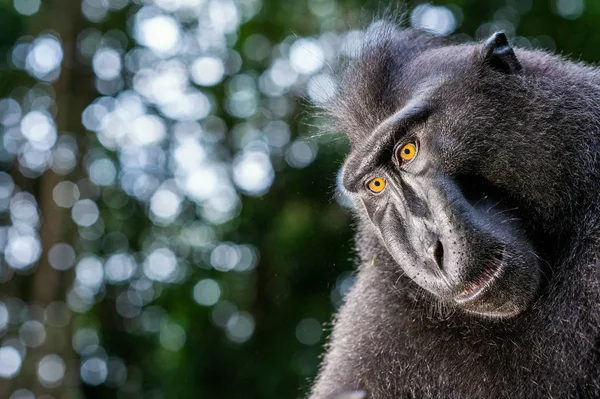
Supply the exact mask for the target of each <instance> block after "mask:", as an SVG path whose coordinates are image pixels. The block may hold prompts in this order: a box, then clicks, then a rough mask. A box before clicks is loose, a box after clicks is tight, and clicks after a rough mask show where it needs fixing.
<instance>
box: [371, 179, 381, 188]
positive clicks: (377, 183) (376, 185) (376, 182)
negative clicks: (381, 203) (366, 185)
mask: <svg viewBox="0 0 600 399" xmlns="http://www.w3.org/2000/svg"><path fill="white" fill-rule="evenodd" d="M373 184H375V187H379V185H381V183H380V182H379V180H375V182H374V183H373Z"/></svg>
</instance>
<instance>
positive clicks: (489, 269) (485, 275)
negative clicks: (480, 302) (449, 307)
mask: <svg viewBox="0 0 600 399" xmlns="http://www.w3.org/2000/svg"><path fill="white" fill-rule="evenodd" d="M501 271H502V261H501V260H500V259H497V260H494V261H491V262H489V263H488V264H487V265H486V267H485V269H484V270H483V271H482V272H481V273H479V274H478V275H477V276H476V277H475V279H474V280H475V281H474V282H472V283H469V284H468V285H467V288H465V289H464V290H463V291H462V292H461V293H460V294H458V295H457V296H456V297H455V298H454V300H455V301H456V302H458V303H465V302H468V301H471V300H473V299H475V298H476V297H478V296H479V295H480V294H481V293H482V292H483V291H485V289H486V288H487V287H489V286H490V285H491V284H492V282H493V281H494V280H496V279H497V278H498V276H500V273H501Z"/></svg>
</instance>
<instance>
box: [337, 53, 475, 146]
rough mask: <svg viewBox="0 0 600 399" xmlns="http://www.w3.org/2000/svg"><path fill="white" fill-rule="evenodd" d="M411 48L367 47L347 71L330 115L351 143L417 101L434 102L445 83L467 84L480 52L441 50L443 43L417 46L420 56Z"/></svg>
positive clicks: (368, 133)
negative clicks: (465, 80) (467, 78)
mask: <svg viewBox="0 0 600 399" xmlns="http://www.w3.org/2000/svg"><path fill="white" fill-rule="evenodd" d="M410 43H411V42H410V41H409V42H405V43H401V45H400V44H398V45H397V46H396V47H394V46H392V45H391V44H389V43H384V44H379V45H378V46H379V47H378V46H374V47H367V48H366V49H365V50H364V54H363V55H362V56H361V57H360V58H359V59H358V61H356V62H355V63H354V64H353V65H351V66H350V67H349V68H348V71H347V72H346V74H345V76H344V78H343V79H342V83H341V89H340V91H339V92H338V95H337V97H336V98H335V100H334V101H332V103H331V104H330V106H329V110H328V111H329V114H330V115H332V116H333V117H334V118H335V120H336V121H335V122H337V128H339V129H340V130H343V131H344V132H346V133H347V134H348V135H349V136H350V138H351V141H355V139H356V140H363V139H364V138H366V136H368V135H370V134H371V133H372V132H374V131H377V130H378V126H380V125H382V124H385V121H386V120H388V119H389V118H391V117H393V116H394V115H396V114H397V113H398V112H399V111H400V110H401V109H402V108H404V107H405V106H407V105H408V104H410V103H411V102H414V101H415V99H417V98H418V99H419V101H420V102H427V97H429V98H434V97H435V92H436V89H437V88H438V87H441V86H442V83H444V82H447V81H449V80H452V79H464V75H465V74H466V73H468V71H469V69H470V68H472V65H473V62H472V60H473V58H474V54H475V52H476V51H477V48H476V45H452V46H442V47H439V43H437V44H436V46H435V47H431V48H429V47H425V46H423V44H422V43H417V44H415V45H416V46H418V49H416V50H415V49H411V48H410V47H409V46H410ZM403 50H405V51H404V52H403Z"/></svg>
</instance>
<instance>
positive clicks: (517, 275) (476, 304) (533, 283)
mask: <svg viewBox="0 0 600 399" xmlns="http://www.w3.org/2000/svg"><path fill="white" fill-rule="evenodd" d="M503 266H504V267H505V270H504V272H503V273H502V275H501V276H500V278H498V279H497V280H496V281H494V282H493V284H491V285H490V286H489V287H487V288H486V290H485V291H484V292H482V294H481V295H479V296H478V297H477V298H475V299H474V300H473V301H469V302H466V303H463V304H461V305H460V306H461V308H463V309H464V310H465V311H467V312H469V313H475V314H477V315H480V316H486V317H490V318H502V319H506V318H511V317H514V316H517V315H519V314H521V313H523V312H524V311H526V310H527V309H528V308H529V306H530V305H531V303H532V301H533V299H534V298H535V296H536V295H537V291H538V288H539V284H540V270H539V265H538V262H537V259H528V261H527V262H523V263H521V262H519V263H516V264H515V263H513V264H506V265H503Z"/></svg>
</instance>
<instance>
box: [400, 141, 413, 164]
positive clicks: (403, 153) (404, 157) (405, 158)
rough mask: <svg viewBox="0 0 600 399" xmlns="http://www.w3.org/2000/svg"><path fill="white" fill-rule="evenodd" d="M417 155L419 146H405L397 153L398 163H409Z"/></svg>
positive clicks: (408, 144)
mask: <svg viewBox="0 0 600 399" xmlns="http://www.w3.org/2000/svg"><path fill="white" fill-rule="evenodd" d="M416 155H417V146H416V145H415V144H414V143H407V144H404V145H403V146H402V147H400V148H398V150H397V151H396V158H397V159H398V163H402V162H409V161H411V160H412V159H413V158H414V157H415V156H416Z"/></svg>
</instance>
